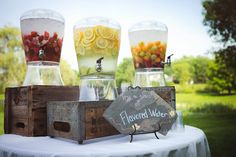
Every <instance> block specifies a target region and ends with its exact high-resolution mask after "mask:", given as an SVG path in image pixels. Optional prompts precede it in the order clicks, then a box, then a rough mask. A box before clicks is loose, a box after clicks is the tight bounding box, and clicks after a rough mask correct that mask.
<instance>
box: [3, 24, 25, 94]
mask: <svg viewBox="0 0 236 157" xmlns="http://www.w3.org/2000/svg"><path fill="white" fill-rule="evenodd" d="M25 70H26V65H25V62H24V54H23V50H22V44H21V35H20V31H19V29H18V28H15V27H9V26H5V27H3V28H0V93H3V92H4V90H5V88H6V87H9V86H18V85H21V84H22V83H23V80H24V75H25Z"/></svg>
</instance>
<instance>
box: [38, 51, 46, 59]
mask: <svg viewBox="0 0 236 157" xmlns="http://www.w3.org/2000/svg"><path fill="white" fill-rule="evenodd" d="M44 56H45V54H44V50H42V49H40V50H39V58H41V59H43V57H44Z"/></svg>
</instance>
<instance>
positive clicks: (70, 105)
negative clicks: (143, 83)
mask: <svg viewBox="0 0 236 157" xmlns="http://www.w3.org/2000/svg"><path fill="white" fill-rule="evenodd" d="M111 103H112V101H91V102H79V101H74V102H71V101H65V102H63V101H60V102H58V101H52V102H48V106H47V114H48V116H47V117H48V135H49V136H56V137H64V138H68V139H73V140H76V141H78V142H79V143H82V141H83V140H87V139H93V138H98V137H104V136H110V135H115V134H119V132H118V131H117V130H116V129H115V128H114V127H113V126H112V125H110V124H109V123H108V122H107V121H106V120H105V118H103V113H104V111H105V109H106V108H107V107H108V106H109V105H110V104H111ZM55 124H57V125H61V126H60V127H59V126H57V128H55ZM66 125H69V128H70V129H69V130H67V131H65V130H62V129H61V128H65V127H66ZM63 126H64V127H63Z"/></svg>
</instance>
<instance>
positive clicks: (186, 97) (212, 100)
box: [176, 93, 236, 112]
mask: <svg viewBox="0 0 236 157" xmlns="http://www.w3.org/2000/svg"><path fill="white" fill-rule="evenodd" d="M176 101H177V109H178V110H182V111H189V110H191V109H196V108H202V107H205V106H214V107H215V106H217V107H219V106H222V108H219V111H221V112H222V111H224V109H223V108H224V107H225V109H226V108H231V109H233V108H234V109H236V95H223V96H219V95H210V94H206V93H177V94H176ZM217 109H218V108H217Z"/></svg>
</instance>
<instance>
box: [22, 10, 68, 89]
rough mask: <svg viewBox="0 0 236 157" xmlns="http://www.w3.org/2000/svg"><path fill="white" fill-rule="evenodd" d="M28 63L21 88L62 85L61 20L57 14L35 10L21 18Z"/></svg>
mask: <svg viewBox="0 0 236 157" xmlns="http://www.w3.org/2000/svg"><path fill="white" fill-rule="evenodd" d="M20 24H21V34H22V41H23V46H24V51H25V58H26V62H27V73H26V77H25V80H24V83H23V85H63V81H62V79H61V73H60V68H59V63H60V58H61V49H62V41H63V36H64V18H63V17H62V16H61V15H60V14H59V13H57V12H55V11H52V10H47V9H35V10H30V11H27V12H25V13H23V15H22V16H21V18H20Z"/></svg>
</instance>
